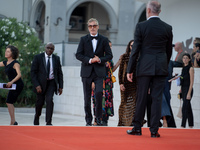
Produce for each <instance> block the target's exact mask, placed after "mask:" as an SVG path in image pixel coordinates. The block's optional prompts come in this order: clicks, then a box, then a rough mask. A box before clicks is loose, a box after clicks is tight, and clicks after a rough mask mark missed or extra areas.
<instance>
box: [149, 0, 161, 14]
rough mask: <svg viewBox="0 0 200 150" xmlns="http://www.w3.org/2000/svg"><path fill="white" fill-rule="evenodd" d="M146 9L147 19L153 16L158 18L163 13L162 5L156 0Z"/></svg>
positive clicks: (150, 2)
mask: <svg viewBox="0 0 200 150" xmlns="http://www.w3.org/2000/svg"><path fill="white" fill-rule="evenodd" d="M146 9H147V10H146V12H147V14H146V15H147V18H149V17H151V16H158V15H159V14H160V12H161V4H160V3H159V2H158V1H156V0H152V1H149V2H148V3H147V7H146Z"/></svg>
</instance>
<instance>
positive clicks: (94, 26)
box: [88, 24, 98, 28]
mask: <svg viewBox="0 0 200 150" xmlns="http://www.w3.org/2000/svg"><path fill="white" fill-rule="evenodd" d="M97 26H98V25H96V24H95V25H89V26H88V28H92V27H93V28H96V27H97Z"/></svg>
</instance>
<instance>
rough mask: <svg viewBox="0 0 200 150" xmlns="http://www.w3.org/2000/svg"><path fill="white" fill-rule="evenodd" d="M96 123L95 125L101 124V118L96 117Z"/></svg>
mask: <svg viewBox="0 0 200 150" xmlns="http://www.w3.org/2000/svg"><path fill="white" fill-rule="evenodd" d="M96 122H97V124H96V125H95V126H102V122H101V118H97V120H96Z"/></svg>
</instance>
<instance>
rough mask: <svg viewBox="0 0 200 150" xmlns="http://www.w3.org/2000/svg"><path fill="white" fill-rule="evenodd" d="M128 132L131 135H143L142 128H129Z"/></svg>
mask: <svg viewBox="0 0 200 150" xmlns="http://www.w3.org/2000/svg"><path fill="white" fill-rule="evenodd" d="M126 132H127V134H130V135H142V131H141V129H135V128H133V129H132V130H127V131H126Z"/></svg>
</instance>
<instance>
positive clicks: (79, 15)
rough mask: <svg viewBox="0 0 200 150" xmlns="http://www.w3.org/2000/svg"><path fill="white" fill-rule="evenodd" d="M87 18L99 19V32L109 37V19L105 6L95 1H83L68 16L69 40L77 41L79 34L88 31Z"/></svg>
mask: <svg viewBox="0 0 200 150" xmlns="http://www.w3.org/2000/svg"><path fill="white" fill-rule="evenodd" d="M89 18H96V19H97V20H98V21H99V33H100V34H102V35H104V36H106V37H109V32H108V30H109V27H110V20H109V17H108V13H107V11H106V10H105V8H104V7H103V6H102V5H100V4H98V3H95V2H85V3H82V4H80V5H78V6H77V7H76V8H75V9H74V10H73V12H72V14H71V16H70V23H69V24H70V26H71V29H70V30H69V42H78V41H79V39H80V37H81V36H83V35H85V34H87V33H88V28H87V21H88V19H89Z"/></svg>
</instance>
